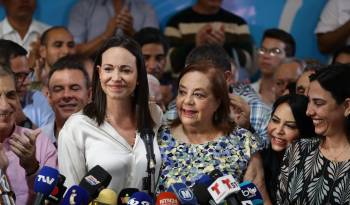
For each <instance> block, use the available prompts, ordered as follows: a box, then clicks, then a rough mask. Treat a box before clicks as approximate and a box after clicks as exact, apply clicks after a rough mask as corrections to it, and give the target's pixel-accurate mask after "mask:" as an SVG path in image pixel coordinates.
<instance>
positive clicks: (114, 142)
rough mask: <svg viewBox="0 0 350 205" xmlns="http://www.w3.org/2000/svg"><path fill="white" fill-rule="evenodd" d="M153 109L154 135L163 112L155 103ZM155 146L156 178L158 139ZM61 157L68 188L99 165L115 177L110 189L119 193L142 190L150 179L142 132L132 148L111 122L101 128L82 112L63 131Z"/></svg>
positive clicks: (157, 171) (61, 165) (158, 161)
mask: <svg viewBox="0 0 350 205" xmlns="http://www.w3.org/2000/svg"><path fill="white" fill-rule="evenodd" d="M150 110H151V114H152V118H153V119H154V121H155V122H156V127H155V128H154V132H155V133H157V132H158V128H159V126H160V122H161V119H162V111H161V109H160V108H159V107H158V106H157V105H155V104H151V105H150ZM155 136H156V135H155ZM153 145H154V152H155V157H156V163H157V164H156V179H157V178H158V175H159V170H160V165H161V157H160V151H159V147H158V144H157V139H156V137H154V142H153ZM58 155H59V160H58V162H59V171H60V173H61V174H63V175H64V176H65V177H66V182H65V185H66V186H67V187H68V188H69V187H71V186H72V185H76V184H79V183H80V181H81V179H82V178H83V177H84V176H85V174H86V173H87V172H88V171H89V170H90V169H91V168H93V167H94V166H96V165H100V166H101V167H103V168H104V169H105V170H106V171H107V172H108V173H109V174H111V175H112V181H111V183H110V184H109V186H108V188H110V189H113V190H114V191H115V192H116V193H117V194H118V193H119V192H120V191H121V190H122V189H123V188H132V187H135V188H138V189H140V190H142V178H143V177H145V176H147V172H146V169H147V159H146V149H145V145H144V143H143V140H142V139H141V137H140V135H139V133H137V134H136V140H135V144H134V146H133V147H131V146H130V145H129V144H128V143H127V141H126V140H125V139H124V138H123V137H122V136H120V135H119V133H118V132H117V130H115V129H114V128H113V127H112V126H111V125H110V124H109V123H108V122H106V121H105V122H104V123H103V124H101V126H98V125H97V123H96V121H95V120H92V119H91V118H89V117H87V116H86V115H84V114H83V113H82V112H78V113H75V114H73V115H72V116H71V117H70V118H69V119H68V120H67V121H66V123H65V125H64V126H63V128H62V130H61V131H60V133H59V137H58Z"/></svg>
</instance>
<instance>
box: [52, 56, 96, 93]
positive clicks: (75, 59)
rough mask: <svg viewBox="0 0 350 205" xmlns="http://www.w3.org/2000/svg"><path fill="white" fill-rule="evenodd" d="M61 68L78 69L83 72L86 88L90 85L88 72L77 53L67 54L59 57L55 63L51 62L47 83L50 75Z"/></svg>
mask: <svg viewBox="0 0 350 205" xmlns="http://www.w3.org/2000/svg"><path fill="white" fill-rule="evenodd" d="M61 70H79V71H81V72H82V73H83V76H84V81H85V85H86V88H89V87H90V79H89V74H88V73H87V71H86V69H85V66H84V63H83V61H82V57H81V56H78V55H67V56H64V57H62V58H60V59H59V60H58V61H57V62H56V63H54V64H53V66H52V68H51V70H50V72H49V75H48V81H47V85H48V86H49V84H50V79H51V77H52V75H53V74H54V73H55V72H57V71H61Z"/></svg>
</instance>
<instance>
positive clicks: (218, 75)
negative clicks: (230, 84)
mask: <svg viewBox="0 0 350 205" xmlns="http://www.w3.org/2000/svg"><path fill="white" fill-rule="evenodd" d="M194 71H198V72H201V73H203V74H205V75H206V76H207V77H208V79H209V82H210V83H211V85H210V89H211V92H212V93H213V95H214V97H215V99H217V100H218V101H220V105H219V107H218V109H217V110H216V111H215V114H214V116H213V119H212V122H213V125H214V126H215V127H216V128H218V129H220V130H222V131H224V132H225V133H226V134H227V133H230V132H232V130H233V129H234V128H235V126H236V123H235V122H234V121H233V120H232V119H231V118H230V98H229V96H228V89H227V85H226V81H225V76H224V72H223V70H222V69H218V68H215V65H214V64H212V63H211V62H210V61H207V62H205V61H201V62H198V63H196V64H189V65H187V66H186V67H185V68H184V70H183V71H182V72H181V74H180V76H179V82H180V80H181V78H182V77H183V76H185V75H186V74H187V73H190V72H194ZM178 86H179V85H178ZM180 123H181V122H180V120H179V118H177V119H175V120H174V121H173V122H172V126H176V125H178V124H180Z"/></svg>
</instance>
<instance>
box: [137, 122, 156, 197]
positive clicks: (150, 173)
mask: <svg viewBox="0 0 350 205" xmlns="http://www.w3.org/2000/svg"><path fill="white" fill-rule="evenodd" d="M140 136H141V138H142V140H143V141H144V143H145V146H146V157H147V177H144V178H143V188H144V190H147V191H148V194H149V195H151V196H152V197H153V198H154V196H155V195H154V193H155V181H156V180H155V170H156V157H155V154H154V149H153V139H154V132H153V130H152V129H144V130H142V131H141V133H140Z"/></svg>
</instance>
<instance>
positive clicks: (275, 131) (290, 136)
mask: <svg viewBox="0 0 350 205" xmlns="http://www.w3.org/2000/svg"><path fill="white" fill-rule="evenodd" d="M307 104H308V99H307V97H306V96H304V95H297V94H288V95H283V96H281V97H279V98H278V99H277V100H276V101H275V103H274V104H273V107H272V113H271V118H270V121H269V124H268V126H267V133H268V135H269V137H270V141H271V143H270V145H269V147H268V148H267V149H265V150H263V151H262V152H261V156H262V159H263V166H264V176H265V185H266V188H267V189H266V190H267V192H268V195H269V199H270V202H271V203H272V204H276V190H277V184H278V179H277V176H278V175H279V173H280V169H281V163H282V158H283V155H284V153H285V151H286V149H287V147H288V145H290V144H291V143H293V141H295V140H297V139H298V138H311V137H314V136H315V132H314V126H313V124H312V120H311V118H310V117H308V116H307V115H306V109H307ZM268 201H269V200H268V199H267V198H266V199H265V203H266V204H269V203H268Z"/></svg>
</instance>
